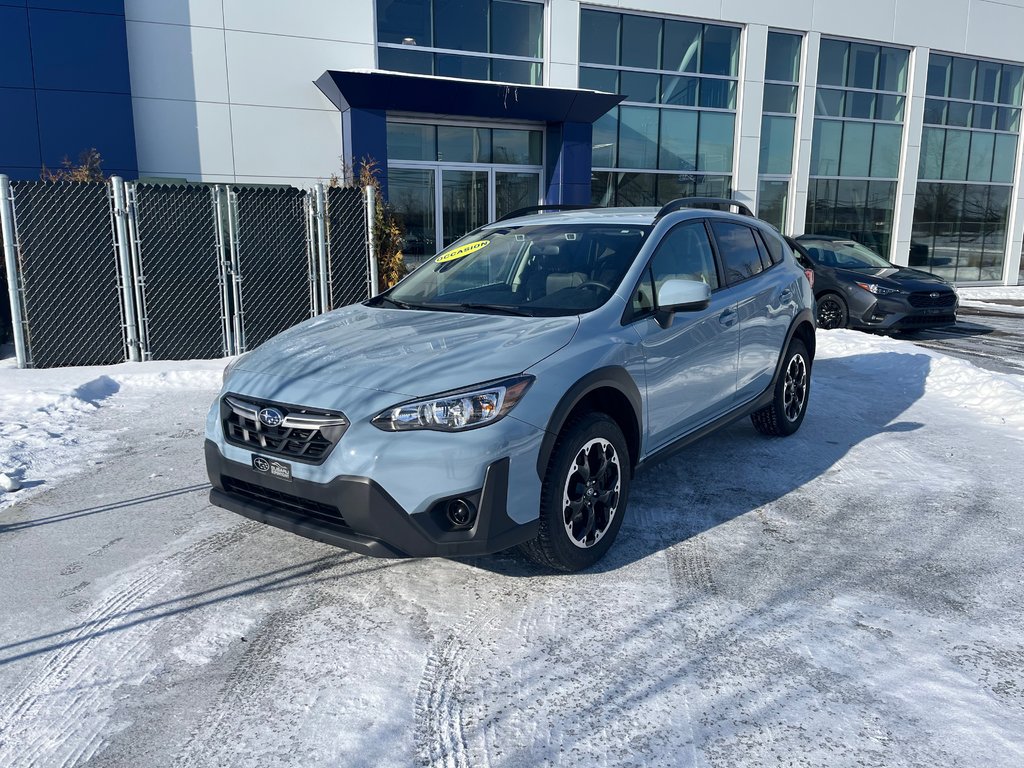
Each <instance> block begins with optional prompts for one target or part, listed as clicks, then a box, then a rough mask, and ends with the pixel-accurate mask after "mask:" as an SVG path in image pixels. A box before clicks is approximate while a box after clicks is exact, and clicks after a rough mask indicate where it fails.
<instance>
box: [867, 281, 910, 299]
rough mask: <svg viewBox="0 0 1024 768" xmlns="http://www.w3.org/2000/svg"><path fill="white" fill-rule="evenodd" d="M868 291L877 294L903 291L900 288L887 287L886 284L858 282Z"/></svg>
mask: <svg viewBox="0 0 1024 768" xmlns="http://www.w3.org/2000/svg"><path fill="white" fill-rule="evenodd" d="M857 285H859V286H860V287H861V288H863V289H864V290H865V291H867V292H868V293H873V294H875V295H876V296H890V295H892V294H894V293H902V291H900V289H899V288H886V287H885V286H884V285H879V284H878V283H857Z"/></svg>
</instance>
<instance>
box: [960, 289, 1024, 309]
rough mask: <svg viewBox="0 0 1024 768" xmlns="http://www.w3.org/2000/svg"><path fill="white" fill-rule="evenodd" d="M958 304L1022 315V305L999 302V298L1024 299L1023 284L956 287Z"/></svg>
mask: <svg viewBox="0 0 1024 768" xmlns="http://www.w3.org/2000/svg"><path fill="white" fill-rule="evenodd" d="M956 292H957V293H958V294H960V306H961V307H971V308H973V309H991V310H995V311H997V312H1002V313H1005V314H1009V315H1024V307H1015V306H1013V305H1012V304H1000V303H998V302H999V301H1000V300H1010V301H1024V285H997V286H992V287H989V288H973V287H968V288H957V289H956Z"/></svg>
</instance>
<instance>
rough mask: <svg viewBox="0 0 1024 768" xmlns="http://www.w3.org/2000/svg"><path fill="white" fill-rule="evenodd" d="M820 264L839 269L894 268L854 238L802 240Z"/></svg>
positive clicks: (803, 244)
mask: <svg viewBox="0 0 1024 768" xmlns="http://www.w3.org/2000/svg"><path fill="white" fill-rule="evenodd" d="M799 242H800V245H802V246H803V247H804V248H806V249H807V253H808V254H809V255H810V257H811V258H812V259H813V260H814V261H815V262H816V263H818V264H821V265H822V266H825V267H837V268H839V269H892V268H893V265H892V264H890V263H889V262H888V261H886V260H885V259H883V258H882V257H881V256H879V255H878V254H877V253H875V252H874V251H872V250H871V249H869V248H866V247H864V246H863V245H861V244H860V243H858V242H856V241H854V240H800V241H799Z"/></svg>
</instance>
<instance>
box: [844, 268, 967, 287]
mask: <svg viewBox="0 0 1024 768" xmlns="http://www.w3.org/2000/svg"><path fill="white" fill-rule="evenodd" d="M837 271H840V272H843V273H845V274H847V275H851V276H858V277H873V278H875V279H876V280H884V281H887V282H890V283H894V284H897V285H899V287H900V288H901V289H902V290H904V291H935V290H939V289H947V290H950V291H952V290H953V286H952V285H950V284H949V283H948V282H946V281H945V280H943V279H942V278H941V277H936V276H935V275H933V274H931V273H930V272H922V271H921V270H919V269H910V268H908V267H896V266H893V267H888V268H887V267H879V268H878V269H839V270H837Z"/></svg>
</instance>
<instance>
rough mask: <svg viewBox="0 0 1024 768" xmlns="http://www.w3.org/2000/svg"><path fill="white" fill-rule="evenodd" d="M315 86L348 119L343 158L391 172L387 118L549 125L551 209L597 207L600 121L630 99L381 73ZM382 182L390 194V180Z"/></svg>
mask: <svg viewBox="0 0 1024 768" xmlns="http://www.w3.org/2000/svg"><path fill="white" fill-rule="evenodd" d="M316 86H317V87H318V88H319V89H320V90H321V91H323V93H324V95H326V96H327V98H329V99H330V100H331V102H332V103H333V104H334V106H336V107H337V108H338V109H339V110H340V111H341V113H342V128H343V135H344V147H343V155H342V156H343V158H344V159H345V160H346V161H348V160H352V161H355V162H359V161H360V160H362V159H363V158H372V159H374V160H376V161H378V162H379V163H380V164H381V166H382V167H384V168H386V163H387V158H388V148H387V113H388V112H401V113H406V114H409V113H413V114H415V113H421V114H424V115H433V116H438V115H441V116H449V117H458V118H463V119H465V118H470V119H472V118H477V119H487V120H496V119H497V120H509V121H516V122H523V121H530V122H542V123H544V124H545V126H546V129H545V130H546V146H547V148H546V156H545V164H544V165H545V182H546V193H545V201H546V202H548V203H582V204H589V203H590V155H591V139H592V133H593V122H594V121H595V120H597V118H599V117H601V115H603V114H605V113H606V112H607V111H608V110H610V109H611V108H612V107H614V106H615V105H617V104H618V103H619V102H620V101H622V99H623V98H625V97H624V96H620V95H617V94H611V93H601V92H599V91H587V90H581V89H576V88H547V87H543V86H534V85H516V84H511V83H491V82H480V81H476V80H458V79H455V78H447V77H434V76H430V75H412V74H404V73H399V72H383V71H377V70H348V71H341V72H339V71H332V70H328V71H326V72H324V73H323V75H321V76H320V77H319V78H318V79H317V80H316ZM382 182H383V184H384V192H385V194H387V180H386V178H385V179H382Z"/></svg>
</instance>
